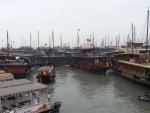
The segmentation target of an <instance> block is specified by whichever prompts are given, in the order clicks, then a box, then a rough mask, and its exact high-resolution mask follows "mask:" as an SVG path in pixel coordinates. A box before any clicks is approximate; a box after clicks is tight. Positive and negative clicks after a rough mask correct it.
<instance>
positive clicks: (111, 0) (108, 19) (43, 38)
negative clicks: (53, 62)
mask: <svg viewBox="0 0 150 113" xmlns="http://www.w3.org/2000/svg"><path fill="white" fill-rule="evenodd" d="M148 6H149V1H148V0H0V45H1V46H2V44H3V46H4V45H6V39H7V38H6V36H7V35H6V33H7V30H8V32H9V41H10V42H11V41H12V42H13V41H14V44H13V45H14V47H19V46H22V45H23V46H25V45H26V46H27V45H28V46H29V45H30V32H31V35H32V46H35V47H36V46H38V45H37V44H38V43H37V41H38V38H37V37H38V36H37V31H38V30H39V34H40V46H43V45H44V44H45V43H47V44H49V43H48V42H49V35H50V36H51V34H52V33H51V32H52V31H54V38H55V45H60V34H61V37H62V42H63V43H64V44H65V43H66V44H68V43H69V44H70V46H76V45H77V31H78V29H80V31H79V36H80V44H83V43H84V40H86V38H88V37H90V34H91V35H92V34H93V33H94V37H95V41H97V45H98V46H100V45H101V41H102V39H104V38H105V36H106V37H109V40H110V42H111V41H113V44H115V40H116V36H119V34H120V43H124V39H126V38H127V35H128V33H129V34H131V24H132V22H133V24H134V25H135V27H136V38H137V39H141V40H142V31H143V29H144V27H143V26H144V23H145V21H146V15H147V10H148ZM145 27H146V26H145ZM2 40H3V41H2ZM2 42H3V43H2ZM1 46H0V47H1Z"/></svg>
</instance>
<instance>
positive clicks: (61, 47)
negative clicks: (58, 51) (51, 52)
mask: <svg viewBox="0 0 150 113" xmlns="http://www.w3.org/2000/svg"><path fill="white" fill-rule="evenodd" d="M60 47H61V48H62V39H61V34H60Z"/></svg>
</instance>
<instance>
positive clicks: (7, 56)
mask: <svg viewBox="0 0 150 113" xmlns="http://www.w3.org/2000/svg"><path fill="white" fill-rule="evenodd" d="M7 59H8V60H9V41H8V30H7Z"/></svg>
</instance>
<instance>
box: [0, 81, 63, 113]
mask: <svg viewBox="0 0 150 113" xmlns="http://www.w3.org/2000/svg"><path fill="white" fill-rule="evenodd" d="M20 80H21V79H20ZM20 80H18V82H16V81H15V80H14V82H13V81H10V82H9V83H5V82H0V86H2V85H3V87H2V88H0V113H42V112H47V111H49V112H55V111H57V110H59V108H60V106H61V102H56V103H53V102H52V100H51V97H50V94H48V87H47V86H46V85H44V84H42V83H30V82H28V81H27V80H23V81H20ZM7 82H8V81H7ZM19 82H20V83H19ZM22 83H23V84H22ZM12 85H13V86H12Z"/></svg>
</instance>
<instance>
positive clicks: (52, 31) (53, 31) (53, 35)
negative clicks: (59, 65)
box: [52, 31, 54, 49]
mask: <svg viewBox="0 0 150 113" xmlns="http://www.w3.org/2000/svg"><path fill="white" fill-rule="evenodd" d="M52 40H53V49H54V31H52Z"/></svg>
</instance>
